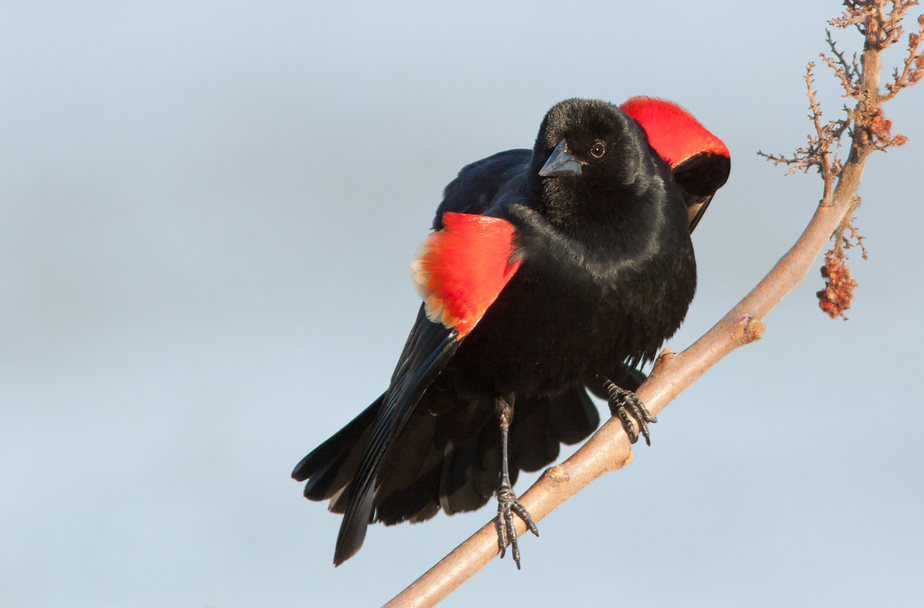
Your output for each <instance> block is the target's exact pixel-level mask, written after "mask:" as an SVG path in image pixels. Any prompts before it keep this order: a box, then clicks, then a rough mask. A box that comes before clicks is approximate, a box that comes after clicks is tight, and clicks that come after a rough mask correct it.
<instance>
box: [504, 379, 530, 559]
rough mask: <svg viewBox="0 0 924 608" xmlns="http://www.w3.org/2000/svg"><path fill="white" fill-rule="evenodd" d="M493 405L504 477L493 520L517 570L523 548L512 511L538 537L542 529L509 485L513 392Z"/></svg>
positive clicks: (505, 550) (505, 549) (505, 551)
mask: <svg viewBox="0 0 924 608" xmlns="http://www.w3.org/2000/svg"><path fill="white" fill-rule="evenodd" d="M494 407H495V412H496V413H497V417H498V420H499V422H500V432H501V479H500V485H499V486H498V488H497V519H496V520H494V527H495V529H496V530H497V546H498V548H499V549H500V552H501V558H503V557H504V555H505V554H506V553H507V546H508V545H509V546H511V547H512V551H511V552H512V553H513V561H514V562H516V564H517V570H519V569H520V548H519V547H518V546H517V529H516V525H515V524H514V521H513V514H514V513H516V514H517V515H518V516H519V518H520V519H522V520H523V521H524V522H526V527H527V528H528V529H529V531H530V532H532V533H533V534H535V535H536V536H539V528H537V527H536V524H535V522H533V518H532V517H531V516H530V514H529V512H528V511H527V510H526V509H524V508H523V505H521V504H520V503H519V502H517V495H516V494H514V493H513V486H511V485H510V465H509V462H508V458H507V437H508V435H509V434H510V423H511V422H512V421H513V394H510V395H508V396H507V397H506V398H502V397H498V398H497V399H496V400H495V401H494Z"/></svg>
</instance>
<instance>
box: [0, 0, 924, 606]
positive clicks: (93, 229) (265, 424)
mask: <svg viewBox="0 0 924 608" xmlns="http://www.w3.org/2000/svg"><path fill="white" fill-rule="evenodd" d="M3 4H4V5H3V7H2V11H0V12H2V17H0V212H2V214H0V484H2V487H0V604H2V605H4V606H18V607H23V608H28V607H33V606H34V607H40V606H41V607H46V606H47V607H53V606H75V607H83V606H87V607H90V606H94V607H97V606H102V607H106V606H152V607H154V606H158V607H161V606H221V607H222V608H235V607H248V606H324V605H333V604H335V603H336V604H337V605H342V606H360V605H367V606H371V605H377V604H381V603H383V602H384V601H386V600H387V599H389V598H390V597H391V596H392V595H394V594H395V593H397V592H398V591H400V590H401V589H402V588H403V587H404V586H405V585H406V584H407V583H410V582H411V581H412V580H413V579H414V578H416V576H418V575H419V574H420V573H422V572H423V571H424V570H426V568H427V567H429V566H430V565H431V564H433V563H434V562H435V561H436V560H438V559H439V558H440V557H442V556H443V555H444V554H445V553H446V552H447V551H449V550H450V549H451V548H452V547H454V546H455V545H456V544H457V543H458V542H460V541H461V540H463V539H464V538H466V537H467V536H468V534H469V533H471V532H472V531H474V530H475V529H477V528H478V527H479V526H480V525H481V524H482V523H484V522H485V521H487V520H488V519H489V518H490V517H491V515H492V510H491V509H485V510H482V511H480V512H478V513H475V514H470V515H467V516H459V517H453V518H447V517H444V516H442V515H440V516H438V517H437V518H436V519H435V520H433V521H431V522H428V523H427V524H424V525H419V526H409V525H404V526H400V527H396V528H383V527H380V526H374V527H372V528H371V529H370V533H369V535H368V537H367V539H366V544H365V546H364V547H363V550H362V551H361V552H360V553H359V554H358V555H357V556H356V557H354V558H353V559H351V560H350V561H349V562H347V563H346V564H345V565H344V566H342V567H340V568H337V569H334V568H333V567H332V565H331V557H332V553H333V546H334V539H335V537H336V533H337V528H338V525H339V517H335V516H333V515H330V514H328V513H327V512H326V509H325V506H324V505H322V504H316V503H309V502H307V501H305V500H304V499H303V498H302V497H301V487H300V486H299V485H298V484H296V483H295V482H293V481H292V480H290V479H289V472H290V470H291V469H292V467H293V465H294V464H295V463H296V462H297V461H298V460H299V459H300V458H301V457H302V456H303V455H304V454H305V453H306V452H307V451H308V450H310V449H311V448H313V447H314V446H315V445H317V444H318V443H319V442H320V441H322V440H323V439H325V438H326V437H327V436H328V435H329V434H330V433H332V432H333V431H335V430H336V429H338V428H339V427H340V426H341V425H342V424H344V423H345V422H347V421H348V420H349V419H351V418H352V417H353V416H354V415H355V414H356V413H358V412H359V411H360V410H361V408H363V407H365V405H366V404H367V403H368V402H369V401H371V400H372V399H373V398H375V397H376V396H377V395H378V394H379V392H380V391H381V390H382V389H383V388H384V387H385V385H386V382H387V380H388V378H389V376H390V374H391V371H392V366H393V364H394V360H395V358H396V356H397V354H398V352H399V351H400V348H401V346H402V345H403V341H404V338H405V335H406V331H407V330H408V328H409V326H410V324H411V322H412V320H413V318H414V315H415V313H416V307H417V302H418V300H417V296H416V295H415V294H414V291H413V289H412V288H411V284H410V280H409V278H408V276H407V274H406V265H407V263H408V262H409V261H410V259H411V257H412V255H413V252H414V250H415V248H416V246H417V244H418V243H419V242H421V241H422V240H423V239H424V238H425V236H426V233H427V230H428V226H429V223H430V221H431V217H432V211H433V209H434V208H435V206H436V205H437V203H438V202H439V199H440V193H441V189H442V187H443V186H444V185H445V184H446V183H447V182H448V181H449V180H450V179H452V178H453V177H454V175H455V173H456V171H457V170H458V169H459V168H460V167H461V166H462V165H464V164H465V163H467V162H470V161H472V160H475V159H478V158H481V157H484V156H486V155H489V154H491V153H493V152H496V151H498V150H503V149H508V148H514V147H524V146H529V145H531V143H532V140H533V138H534V137H535V132H536V129H537V127H538V124H539V121H540V120H541V118H542V116H543V114H544V112H545V111H546V110H547V109H548V108H549V107H550V106H551V105H552V104H554V103H555V102H557V101H559V100H561V99H563V98H566V97H571V96H586V97H599V98H603V99H607V100H610V101H614V102H621V101H622V100H624V99H626V98H627V97H629V96H631V95H636V94H649V95H657V96H663V97H667V98H670V99H675V100H677V101H680V102H681V103H683V104H684V105H685V106H687V107H688V108H689V109H691V110H692V111H693V112H694V113H695V114H696V115H697V116H698V117H699V118H700V119H701V120H702V121H703V122H704V123H705V124H706V125H707V126H708V127H710V128H711V129H712V130H713V131H714V132H715V133H716V134H718V135H719V136H721V137H722V138H723V139H724V140H725V142H726V143H727V144H728V147H729V148H730V149H731V152H732V156H733V171H732V177H731V179H730V181H729V182H728V185H727V186H726V187H725V188H724V189H723V190H722V191H721V192H720V193H719V195H718V197H717V198H716V200H715V202H714V203H713V205H712V207H711V208H710V210H709V213H708V214H707V215H706V217H705V220H704V221H703V222H702V223H701V224H700V227H699V229H698V230H697V233H696V235H695V238H694V241H695V244H696V246H697V257H698V260H699V268H700V288H699V293H698V296H697V299H696V301H695V302H694V305H693V307H692V308H691V310H690V313H689V316H688V318H687V322H686V324H685V326H684V328H683V329H682V331H681V332H680V333H679V334H678V335H677V336H676V337H675V338H674V339H673V340H672V341H671V342H670V345H671V346H672V347H673V348H674V349H675V350H676V349H680V348H683V347H684V346H685V345H687V344H689V343H690V342H691V341H692V340H693V339H695V338H696V337H697V336H699V335H700V334H701V333H702V332H703V331H705V330H706V329H708V328H709V327H710V326H711V324H712V323H713V322H714V321H715V320H717V319H718V318H719V317H720V316H721V315H722V314H723V313H724V312H725V311H726V310H727V309H728V308H729V307H730V306H732V305H733V304H734V303H735V302H736V301H737V299H738V298H739V297H740V296H742V295H743V294H744V293H745V291H746V290H747V289H748V288H749V287H750V286H752V285H753V284H754V283H755V282H756V281H757V280H758V279H760V278H761V276H763V274H764V273H765V272H766V271H767V270H768V269H769V268H770V266H771V265H772V264H773V262H774V261H775V260H776V259H777V258H778V256H779V255H781V254H782V253H783V252H784V251H785V249H786V248H787V247H788V246H789V245H790V244H791V243H792V242H793V241H794V240H795V238H796V237H797V236H798V234H799V233H800V232H801V229H802V227H803V226H804V225H805V223H806V221H807V220H808V218H809V217H810V215H811V213H812V210H813V207H814V205H815V203H816V202H817V201H818V199H819V197H820V193H821V190H820V185H821V184H820V180H818V179H817V177H816V176H814V175H811V176H802V175H799V176H795V177H788V178H784V176H783V171H782V170H781V169H779V168H775V167H773V166H771V165H770V164H769V163H767V162H765V161H763V160H762V159H760V158H758V157H757V156H756V155H755V152H756V150H758V149H764V150H768V151H774V152H788V151H790V150H792V149H794V148H795V147H796V146H798V145H801V144H802V143H803V141H804V135H805V133H807V132H808V129H809V126H810V125H809V123H808V122H807V121H806V120H805V115H806V99H805V96H804V83H803V81H802V78H801V77H802V74H803V70H804V67H805V64H806V62H807V61H809V60H812V59H817V54H818V52H819V51H822V50H824V44H823V37H824V28H825V20H826V19H827V18H830V17H833V16H836V15H837V14H838V12H839V10H840V7H839V3H837V2H834V1H833V0H828V1H825V2H803V1H801V0H782V1H780V2H774V3H770V4H768V3H742V2H738V1H735V0H729V1H725V2H686V1H681V0H677V1H668V2H664V3H647V5H646V6H645V7H643V6H641V5H642V4H645V3H626V2H610V1H606V2H603V1H601V2H596V3H581V2H530V3H522V4H509V5H506V4H505V5H501V4H499V3H497V2H494V1H491V2H469V3H466V4H465V5H464V6H462V5H459V6H454V7H450V6H439V5H437V4H436V3H425V2H420V3H416V4H396V3H354V2H342V3H320V2H291V1H270V2H267V1H263V2H241V3H233V5H232V3H223V2H197V3H187V2H161V3H156V4H151V5H148V6H146V5H145V3H126V2H85V3H80V8H77V6H76V4H75V3H66V2H61V3H45V2H34V3H12V2H7V3H3ZM915 17H916V15H915ZM838 36H839V38H840V39H841V40H842V41H843V45H844V47H845V48H856V45H857V44H858V36H857V35H856V34H855V33H839V34H838ZM891 57H892V59H893V61H894V60H895V59H896V58H897V53H895V54H893V55H892V56H891ZM818 86H819V88H821V89H822V90H823V91H824V93H823V95H822V99H823V101H824V102H825V104H826V106H825V109H826V111H827V113H828V116H832V117H833V116H834V115H835V114H836V111H837V110H838V109H839V107H840V105H841V103H842V100H841V99H840V98H839V96H838V89H837V86H836V82H835V81H834V80H832V79H831V78H830V77H829V75H828V74H827V73H825V71H824V70H819V78H818ZM922 104H924V88H921V87H919V88H918V90H914V89H912V90H910V91H907V92H906V93H904V94H902V95H901V96H900V97H899V99H898V100H896V101H895V102H894V103H890V104H889V105H888V107H887V112H888V115H889V116H890V117H891V118H892V119H894V121H895V123H896V126H897V130H898V131H900V132H902V133H905V134H906V135H908V136H909V137H910V143H909V144H908V145H907V146H906V147H904V148H902V149H897V150H893V151H890V152H889V153H888V154H887V155H886V154H878V155H876V156H875V157H873V158H872V159H871V161H870V163H869V166H868V168H867V173H866V180H865V181H864V183H863V186H862V190H861V195H862V196H863V208H862V209H861V210H860V215H859V226H860V228H861V230H862V232H863V233H864V234H865V235H866V236H867V237H868V239H867V243H868V245H869V248H870V250H871V258H870V260H869V261H866V262H864V261H860V259H859V255H857V254H854V255H853V262H852V265H853V268H854V270H855V274H856V277H857V279H858V281H859V282H860V285H861V287H860V289H859V290H858V292H857V294H856V301H855V304H854V306H853V309H852V310H851V311H850V312H849V316H850V318H851V320H850V321H849V322H847V323H844V322H841V321H831V320H829V319H827V318H826V317H824V316H823V315H822V314H821V313H820V312H819V311H818V309H817V303H816V300H815V296H814V292H815V291H816V290H817V289H819V288H820V286H821V279H820V278H819V277H818V275H817V274H815V273H814V272H813V275H812V277H811V278H810V280H809V281H808V282H807V283H806V284H804V285H803V286H801V287H800V288H798V289H797V290H796V291H795V292H794V293H793V294H792V295H791V296H790V297H789V298H788V299H787V300H786V301H785V302H784V303H783V304H782V305H781V306H780V307H779V308H778V309H777V310H775V311H774V312H773V313H772V314H771V315H770V317H769V318H768V320H767V332H766V335H765V337H764V339H763V340H762V341H761V342H759V343H757V344H755V345H752V346H750V347H747V348H745V349H743V350H740V351H738V352H735V353H733V354H732V355H731V356H729V357H728V358H727V359H726V360H724V361H722V362H721V363H720V364H719V365H718V366H717V367H716V368H715V369H713V370H712V371H711V372H709V374H707V376H706V377H704V378H703V379H702V380H701V381H700V382H698V383H697V384H696V385H695V386H694V387H692V388H691V389H690V390H688V391H687V392H686V393H685V394H684V395H682V396H681V397H680V398H679V399H678V400H677V401H676V402H675V403H674V404H673V405H672V406H671V407H670V408H669V409H668V410H667V411H666V412H665V413H664V415H663V416H662V417H661V422H659V423H658V425H657V426H656V427H655V428H654V433H655V435H654V446H653V447H652V448H650V449H649V448H639V449H637V451H636V455H637V457H636V461H635V462H634V463H633V464H632V465H631V466H629V467H627V468H626V469H625V470H624V471H622V472H620V473H618V474H614V475H611V476H609V477H606V478H604V479H602V480H600V481H598V482H597V483H595V484H594V485H592V486H591V487H590V488H588V489H587V490H586V491H585V492H583V493H582V494H581V495H579V496H578V497H577V498H575V499H574V500H572V501H571V502H570V503H568V504H567V505H565V506H564V507H563V508H562V509H560V510H559V511H558V512H556V513H555V514H553V515H552V516H551V517H550V518H548V519H547V520H545V521H543V522H542V524H541V529H542V539H541V540H539V541H537V540H535V539H527V540H525V541H524V542H523V545H522V548H523V551H524V570H523V571H522V572H516V570H515V568H514V566H513V564H512V563H511V562H510V561H509V559H507V560H504V561H495V562H493V563H492V564H490V565H489V566H488V567H487V568H486V569H485V571H483V572H482V573H481V574H480V575H479V576H477V577H476V578H475V579H474V580H472V581H470V582H469V583H467V584H466V585H464V586H463V587H462V588H461V589H459V590H458V591H456V592H455V593H454V594H453V595H451V596H450V597H449V599H448V600H447V601H446V605H448V606H471V605H475V604H476V602H477V603H481V604H484V603H487V602H492V601H499V600H500V598H502V597H507V596H506V595H503V594H502V591H501V590H502V585H505V584H506V585H507V588H506V589H507V592H508V593H509V597H512V598H516V600H517V601H522V602H524V603H528V604H530V605H537V606H538V605H555V604H567V605H579V604H588V605H601V604H620V605H636V606H638V605H651V606H678V605H680V606H722V605H724V606H740V605H748V606H780V605H796V606H819V605H837V606H870V605H888V606H910V605H918V604H917V602H919V601H920V599H921V597H922V595H924V577H922V576H921V573H922V566H924V557H922V552H924V550H922V546H924V530H922V523H921V519H920V516H921V513H922V512H924V504H922V503H924V492H922V479H924V448H922V447H921V443H920V441H921V440H920V433H921V429H922V426H924V415H922V410H921V407H920V397H919V392H920V391H919V386H920V382H919V379H920V364H921V362H922V361H921V356H920V354H919V350H918V348H919V342H920V341H921V339H922V337H924V335H922V334H924V331H922V321H921V317H920V314H919V303H920V302H921V300H922V299H924V290H922V287H921V282H920V276H921V272H920V268H919V264H918V261H917V260H918V258H919V257H920V253H919V246H918V237H919V234H920V226H921V224H922V221H924V212H922V207H924V205H922V201H921V198H922V197H921V160H922V157H924V155H922V150H924V120H922V118H921V108H922V107H924V105H922ZM818 265H819V266H820V262H819V264H818ZM916 379H917V380H916ZM571 451H573V450H567V451H566V452H565V453H566V454H570V453H571ZM527 481H528V480H527ZM525 487H526V485H524V484H523V483H522V482H521V483H520V484H519V488H518V489H519V490H520V491H522V490H524V489H525Z"/></svg>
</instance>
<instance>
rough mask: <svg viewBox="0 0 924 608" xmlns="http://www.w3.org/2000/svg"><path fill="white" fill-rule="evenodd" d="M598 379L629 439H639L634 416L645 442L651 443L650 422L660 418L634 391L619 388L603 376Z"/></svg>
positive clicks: (612, 411)
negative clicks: (652, 413) (653, 413)
mask: <svg viewBox="0 0 924 608" xmlns="http://www.w3.org/2000/svg"><path fill="white" fill-rule="evenodd" d="M597 379H598V380H599V381H600V382H601V383H602V384H603V390H604V391H606V401H607V403H609V406H610V413H611V414H612V415H613V416H615V417H617V418H619V420H620V421H621V422H622V428H624V429H625V430H626V434H627V435H628V436H629V441H631V442H632V443H635V442H636V441H638V433H637V432H636V430H635V423H633V422H632V419H633V418H634V419H635V420H636V422H637V423H638V426H639V428H640V429H641V431H642V435H643V436H644V437H645V443H647V444H648V445H651V435H650V434H649V433H648V423H649V422H652V423H654V422H657V421H658V419H657V418H656V417H655V416H652V415H651V412H649V411H648V408H647V407H645V404H644V403H642V401H641V399H639V398H638V396H637V395H636V394H635V393H633V392H632V391H627V390H625V389H622V388H619V387H618V386H616V384H615V383H614V382H613V381H612V380H609V379H607V378H604V377H603V376H597Z"/></svg>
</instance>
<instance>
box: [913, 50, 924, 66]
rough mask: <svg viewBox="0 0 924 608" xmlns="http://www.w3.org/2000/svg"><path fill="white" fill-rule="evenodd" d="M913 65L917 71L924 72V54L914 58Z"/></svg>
mask: <svg viewBox="0 0 924 608" xmlns="http://www.w3.org/2000/svg"><path fill="white" fill-rule="evenodd" d="M914 65H916V66H917V67H918V68H919V69H922V70H924V53H921V54H920V55H918V56H917V57H915V58H914Z"/></svg>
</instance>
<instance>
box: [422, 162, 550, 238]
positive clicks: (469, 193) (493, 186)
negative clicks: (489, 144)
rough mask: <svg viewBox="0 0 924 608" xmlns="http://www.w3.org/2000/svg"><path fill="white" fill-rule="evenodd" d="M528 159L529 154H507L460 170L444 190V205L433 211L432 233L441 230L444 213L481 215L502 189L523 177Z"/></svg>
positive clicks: (441, 204) (474, 163)
mask: <svg viewBox="0 0 924 608" xmlns="http://www.w3.org/2000/svg"><path fill="white" fill-rule="evenodd" d="M531 158H532V152H531V151H530V150H507V151H506V152H498V153H497V154H494V155H493V156H489V157H487V158H483V159H481V160H479V161H476V162H473V163H471V164H470V165H466V166H464V167H462V170H461V171H459V175H457V176H456V178H455V179H454V180H452V181H451V182H449V184H448V185H447V186H446V188H445V189H444V190H443V202H442V203H440V206H439V208H437V210H436V217H435V218H434V219H433V229H434V230H439V229H440V227H441V226H442V225H443V214H445V213H449V212H455V213H477V214H479V215H481V214H484V213H485V212H486V211H487V210H488V208H489V207H491V205H492V204H493V203H494V202H495V201H496V200H497V197H498V193H499V192H500V190H501V189H502V188H504V187H505V186H507V185H508V184H509V183H510V182H511V181H513V180H514V179H515V178H517V177H520V176H522V175H523V174H525V169H526V167H528V166H529V162H530V159H531Z"/></svg>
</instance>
